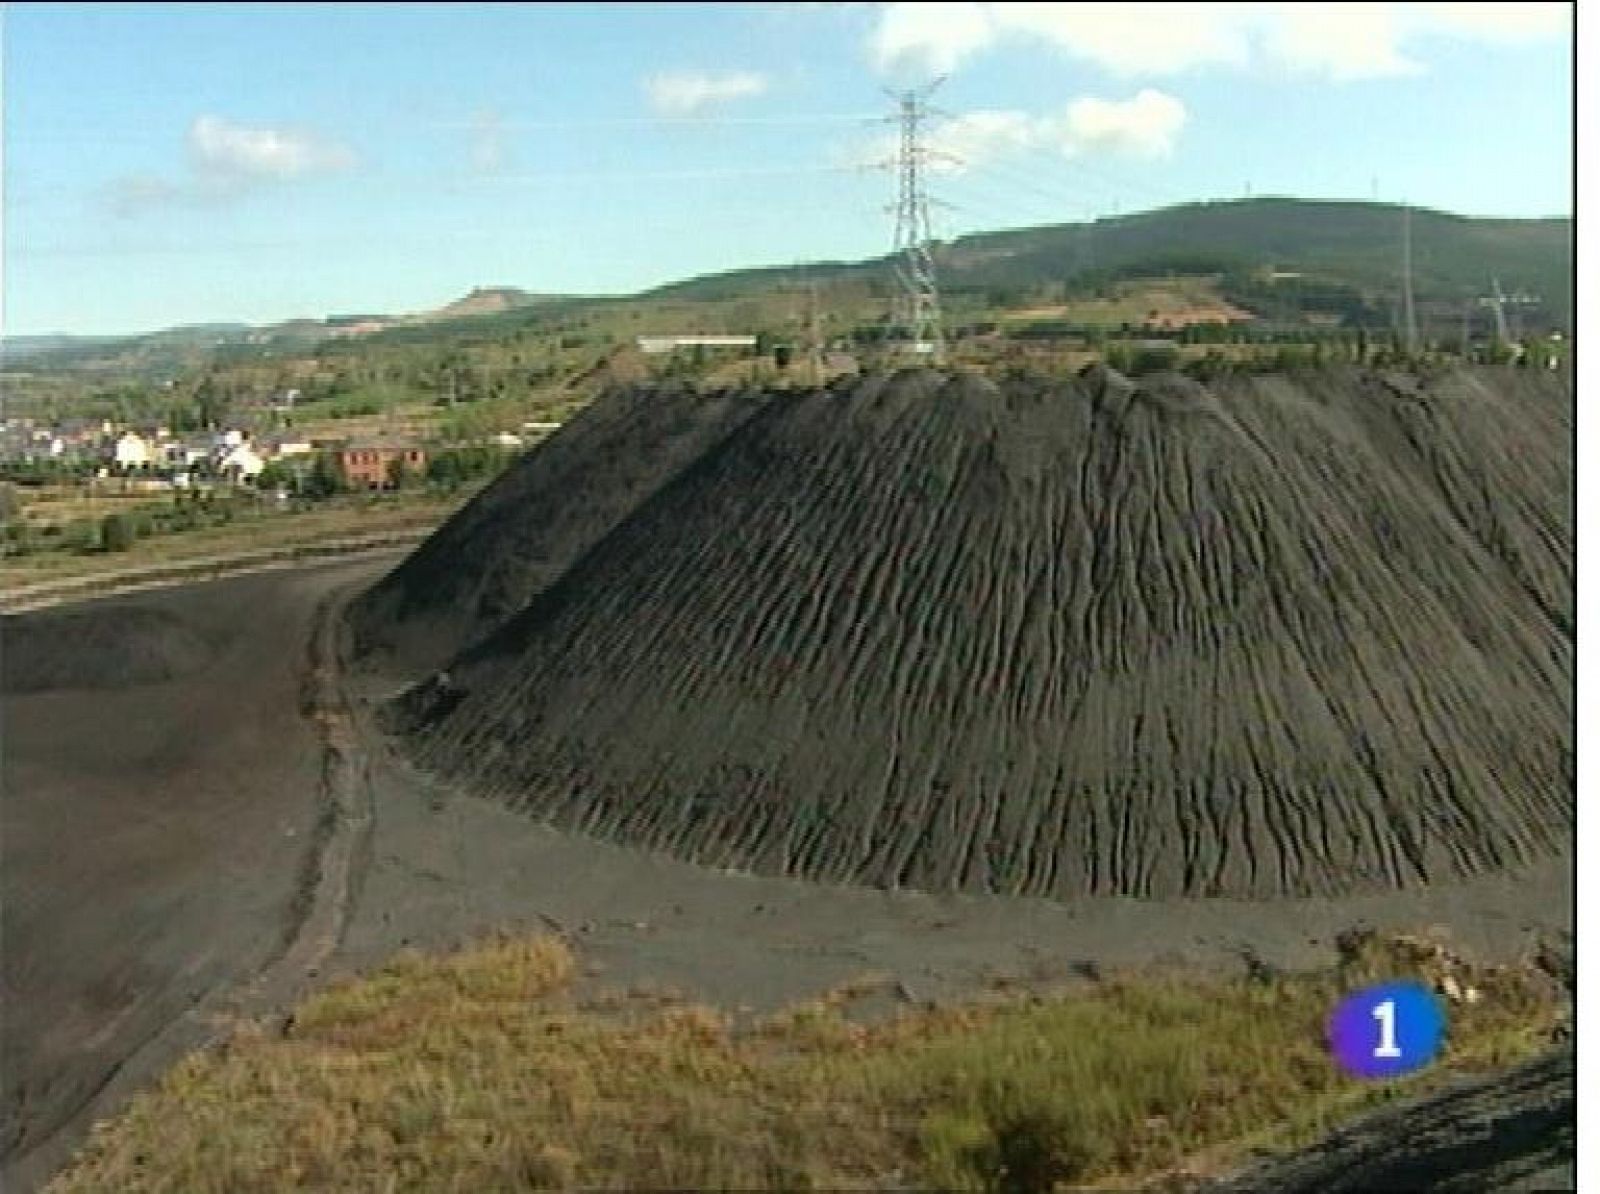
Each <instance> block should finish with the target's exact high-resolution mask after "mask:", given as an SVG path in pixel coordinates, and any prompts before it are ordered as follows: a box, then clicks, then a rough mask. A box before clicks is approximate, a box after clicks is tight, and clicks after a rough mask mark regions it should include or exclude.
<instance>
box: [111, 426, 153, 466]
mask: <svg viewBox="0 0 1600 1194" xmlns="http://www.w3.org/2000/svg"><path fill="white" fill-rule="evenodd" d="M111 458H112V459H113V460H114V461H116V464H117V467H118V468H145V467H147V466H148V465H149V464H150V442H149V441H148V440H147V439H145V437H144V436H142V435H140V434H139V433H138V432H137V431H124V432H123V433H122V434H121V435H120V436H118V437H117V443H116V446H115V447H114V448H113V449H112V457H111Z"/></svg>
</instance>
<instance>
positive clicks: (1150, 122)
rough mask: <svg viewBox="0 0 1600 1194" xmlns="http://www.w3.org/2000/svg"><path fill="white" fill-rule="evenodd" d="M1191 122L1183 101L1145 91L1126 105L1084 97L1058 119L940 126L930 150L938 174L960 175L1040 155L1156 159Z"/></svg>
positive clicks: (1022, 116)
mask: <svg viewBox="0 0 1600 1194" xmlns="http://www.w3.org/2000/svg"><path fill="white" fill-rule="evenodd" d="M1188 122H1189V112H1188V109H1187V108H1185V107H1184V105H1183V102H1182V101H1181V100H1179V99H1176V98H1175V97H1173V96H1170V95H1167V94H1166V93H1165V92H1162V91H1156V90H1154V89H1152V88H1148V87H1147V88H1145V89H1144V90H1142V91H1140V92H1139V93H1138V94H1137V95H1135V96H1133V97H1132V98H1130V99H1125V100H1109V99H1101V98H1098V97H1096V96H1081V97H1079V98H1078V99H1075V100H1073V101H1072V102H1071V103H1070V104H1068V105H1067V107H1066V109H1065V110H1064V111H1063V112H1062V113H1061V114H1060V115H1057V116H1034V115H1030V114H1029V113H1026V112H1018V111H1014V110H988V111H980V112H968V113H966V114H965V115H963V116H959V117H957V118H955V119H953V120H951V121H949V122H947V123H945V124H943V125H941V126H939V127H938V128H937V129H936V130H935V131H934V132H933V134H932V136H931V137H930V144H931V146H932V148H933V149H934V150H935V152H936V155H937V156H936V158H935V163H934V164H935V168H938V169H953V170H957V171H959V170H961V169H964V168H965V167H967V166H976V165H980V164H981V163H983V162H985V161H990V160H993V159H996V158H1003V157H1006V156H1008V155H1011V154H1015V153H1019V152H1026V151H1037V150H1049V151H1052V152H1055V153H1059V154H1061V155H1063V156H1064V157H1077V156H1080V155H1084V154H1093V153H1101V154H1103V153H1116V154H1123V155H1126V156H1130V157H1144V158H1158V157H1165V156H1166V155H1167V154H1170V153H1171V152H1172V150H1173V147H1174V146H1175V145H1176V144H1177V139H1178V135H1179V134H1180V133H1181V132H1182V131H1183V129H1184V127H1185V126H1186V125H1187V124H1188ZM951 159H953V161H952V160H951Z"/></svg>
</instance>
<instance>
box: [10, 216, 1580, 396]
mask: <svg viewBox="0 0 1600 1194" xmlns="http://www.w3.org/2000/svg"><path fill="white" fill-rule="evenodd" d="M1405 219H1406V216H1405V209H1404V208H1403V207H1401V206H1398V205H1395V204H1380V203H1367V202H1359V201H1332V200H1304V199H1283V198H1261V199H1245V200H1232V201H1224V202H1205V203H1188V204H1181V205H1178V206H1175V207H1168V208H1162V209H1159V210H1155V211H1148V212H1140V213H1137V214H1133V215H1127V216H1120V217H1115V218H1110V219H1102V220H1096V221H1094V222H1092V223H1076V224H1069V223H1063V224H1054V225H1044V226H1038V227H1031V228H1017V229H1007V230H1003V231H997V232H982V233H974V234H971V235H968V236H963V237H960V238H958V239H956V240H954V241H950V242H948V243H944V244H940V245H938V246H937V247H936V251H935V255H934V256H935V262H936V265H937V268H938V271H939V277H940V282H941V285H942V287H943V288H944V289H945V290H946V291H947V292H949V293H952V294H955V293H958V292H962V291H968V292H987V293H989V294H991V295H995V296H998V297H1001V298H1003V297H1005V296H1007V295H1016V294H1022V293H1024V292H1027V291H1029V290H1033V289H1037V288H1039V287H1042V286H1051V285H1054V286H1067V287H1073V286H1080V287H1081V286H1087V285H1090V284H1092V283H1095V282H1096V281H1103V280H1105V279H1115V278H1118V277H1132V276H1152V275H1153V276H1160V275H1162V274H1166V273H1176V274H1182V273H1210V274H1219V275H1226V276H1228V277H1230V278H1231V279H1233V282H1234V286H1235V291H1234V294H1233V295H1231V296H1230V297H1233V298H1234V299H1235V301H1239V300H1240V299H1243V300H1244V301H1245V303H1246V305H1251V304H1252V303H1254V304H1255V305H1257V306H1260V305H1261V304H1263V303H1264V304H1266V305H1268V306H1270V304H1271V303H1272V302H1273V301H1275V299H1274V295H1273V294H1271V293H1270V292H1269V291H1268V290H1267V289H1264V288H1263V287H1262V286H1261V285H1259V283H1258V279H1259V278H1261V277H1266V276H1269V275H1270V276H1285V277H1294V278H1301V277H1303V278H1304V279H1305V281H1304V283H1303V285H1304V286H1305V287H1306V288H1318V289H1319V290H1320V292H1322V293H1323V295H1324V298H1326V295H1327V294H1328V293H1329V292H1332V293H1333V294H1334V296H1335V298H1337V299H1339V300H1340V301H1342V302H1343V303H1344V304H1345V309H1346V310H1349V311H1356V312H1359V313H1360V318H1361V319H1362V320H1363V321H1365V322H1369V323H1371V324H1378V323H1382V322H1385V321H1386V320H1388V319H1389V318H1390V317H1391V315H1392V312H1393V311H1394V310H1395V308H1396V304H1397V301H1398V295H1399V289H1400V270H1401V264H1400V263H1401V244H1402V237H1403V226H1404V221H1405ZM1410 224H1411V242H1412V262H1413V284H1414V289H1415V294H1416V299H1417V302H1418V303H1419V304H1421V305H1423V306H1425V307H1428V306H1431V307H1432V308H1433V309H1434V310H1435V312H1441V313H1442V312H1447V311H1457V310H1462V311H1465V310H1471V309H1472V308H1473V307H1474V306H1476V305H1478V304H1479V300H1480V299H1482V298H1483V297H1484V296H1487V295H1488V294H1489V293H1490V292H1491V289H1492V287H1493V285H1494V284H1495V283H1496V282H1497V281H1498V282H1499V283H1500V284H1501V285H1502V286H1503V287H1504V289H1505V291H1506V292H1507V293H1508V294H1514V295H1521V296H1524V297H1526V298H1528V299H1529V300H1530V306H1536V307H1537V308H1538V310H1539V311H1540V312H1541V313H1542V315H1541V321H1542V322H1543V323H1544V324H1546V325H1549V326H1556V327H1562V328H1567V327H1570V325H1571V321H1572V315H1573V304H1574V296H1573V289H1574V285H1575V283H1574V273H1573V248H1572V244H1573V222H1572V219H1571V218H1570V217H1565V216H1562V217H1551V218H1546V219H1497V218H1478V217H1469V216H1459V215H1453V214H1451V213H1448V212H1441V211H1433V210H1429V209H1426V208H1414V209H1412V211H1411V216H1410ZM806 275H807V277H808V278H809V279H811V280H814V281H816V282H819V283H824V284H844V283H852V282H853V283H856V284H858V285H865V286H868V287H871V288H874V289H876V288H880V287H881V288H883V289H884V290H885V292H886V291H887V287H888V284H889V283H888V275H887V272H886V261H885V259H884V258H882V257H876V258H870V259H867V260H863V261H853V262H841V261H834V262H821V263H812V264H809V265H808V266H807V267H806ZM793 278H794V267H793V266H791V265H785V266H768V267H754V268H747V269H739V270H733V271H728V272H724V273H718V274H707V275H702V276H699V277H694V278H688V279H685V280H683V281H679V282H674V283H670V284H668V285H665V286H660V287H656V288H654V289H651V290H647V291H643V292H641V293H640V294H637V295H634V296H632V298H633V299H636V300H660V299H671V300H681V301H691V302H705V303H717V302H731V301H737V300H740V299H744V298H748V297H750V296H751V295H752V294H754V293H759V292H763V291H768V290H771V289H772V288H773V287H775V286H780V285H786V284H790V283H791V282H792V280H793ZM627 301H629V299H628V298H622V297H614V296H613V297H601V296H589V297H585V296H579V295H553V294H540V293H535V292H530V291H526V290H522V289H520V288H517V287H513V286H489V287H478V288H476V289H474V290H472V291H470V292H469V293H467V294H466V295H463V296H462V297H461V298H458V299H456V300H454V301H453V302H450V303H447V304H445V305H444V306H442V307H438V308H435V309H433V310H431V311H424V312H419V313H414V314H402V315H382V314H374V315H342V316H340V315H335V316H328V317H325V318H323V319H294V320H287V321H284V322H282V323H277V324H272V325H269V326H264V327H247V326H245V325H241V324H201V325H194V326H189V327H181V328H170V329H166V330H163V331H160V332H153V333H149V334H146V335H136V336H126V337H107V336H95V337H74V336H23V337H6V338H4V340H3V341H0V350H3V351H0V357H3V362H4V364H5V365H7V366H19V365H20V366H26V367H50V366H61V367H68V368H82V369H90V370H96V371H106V372H112V371H115V370H121V369H134V370H141V371H158V370H163V369H172V368H176V367H181V366H182V365H183V364H185V363H191V362H192V360H193V358H194V357H195V356H197V355H204V354H205V353H207V352H209V351H210V350H212V349H214V348H216V347H217V346H220V345H227V344H282V345H286V346H291V347H292V346H294V345H297V344H299V345H310V344H315V343H318V342H321V341H323V340H330V339H344V338H351V337H361V336H367V335H372V334H378V333H382V332H387V331H395V330H399V329H413V330H417V329H431V328H438V329H439V330H440V331H441V332H444V331H446V330H447V329H448V326H449V325H451V324H454V323H457V322H470V321H475V320H494V319H496V318H502V319H503V318H511V319H515V318H516V313H517V312H519V311H523V310H533V309H536V308H540V307H549V306H554V305H556V304H562V303H569V304H581V303H586V302H607V303H617V302H624V303H625V302H627Z"/></svg>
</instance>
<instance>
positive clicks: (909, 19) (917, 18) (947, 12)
mask: <svg viewBox="0 0 1600 1194" xmlns="http://www.w3.org/2000/svg"><path fill="white" fill-rule="evenodd" d="M991 7H992V6H991V5H988V4H973V3H968V2H966V0H956V2H955V3H949V4H943V3H935V4H927V3H906V4H886V5H884V6H883V12H882V14H881V15H880V16H879V19H878V23H877V25H876V27H874V29H873V30H872V33H871V34H870V36H869V41H868V50H869V52H870V53H871V55H872V59H873V62H874V63H875V64H876V65H877V67H878V69H879V70H880V71H884V72H885V73H888V72H892V71H896V70H900V69H902V68H904V69H909V70H922V71H927V72H928V73H930V74H935V75H941V74H944V73H946V72H947V71H950V70H954V69H955V67H956V66H958V65H959V64H960V63H961V62H962V61H963V60H964V59H966V58H968V57H970V56H971V55H973V54H975V53H977V52H978V51H979V50H985V49H988V47H989V45H990V43H992V42H993V41H994V39H995V32H996V30H995V24H994V18H993V15H992V14H991V12H990V9H991Z"/></svg>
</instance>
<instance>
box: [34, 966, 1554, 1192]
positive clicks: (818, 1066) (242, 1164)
mask: <svg viewBox="0 0 1600 1194" xmlns="http://www.w3.org/2000/svg"><path fill="white" fill-rule="evenodd" d="M1441 967H1450V968H1452V969H1451V971H1450V972H1451V973H1452V974H1454V975H1455V976H1456V977H1458V979H1459V980H1460V981H1462V982H1464V983H1467V984H1469V985H1471V986H1473V987H1474V988H1475V989H1476V990H1477V991H1478V992H1479V996H1480V997H1479V998H1478V999H1477V1001H1476V1002H1475V1003H1473V1004H1471V1005H1470V1006H1469V1005H1465V1004H1461V1005H1457V1006H1455V1007H1454V1008H1453V1010H1452V1026H1451V1032H1450V1038H1449V1044H1448V1047H1447V1050H1446V1055H1445V1057H1444V1060H1443V1061H1442V1062H1441V1063H1440V1064H1439V1065H1437V1066H1435V1067H1434V1069H1433V1070H1432V1071H1430V1076H1428V1077H1423V1078H1419V1079H1414V1080H1412V1082H1411V1083H1409V1084H1408V1085H1407V1087H1406V1089H1407V1090H1410V1089H1416V1088H1420V1087H1422V1086H1425V1085H1427V1084H1429V1083H1430V1082H1436V1081H1438V1080H1439V1078H1440V1077H1442V1076H1443V1075H1444V1074H1446V1073H1454V1072H1460V1071H1461V1070H1471V1069H1483V1068H1487V1067H1491V1066H1498V1065H1502V1064H1506V1063H1508V1062H1510V1061H1513V1060H1516V1059H1518V1058H1520V1057H1523V1056H1526V1055H1528V1054H1530V1053H1532V1052H1534V1051H1535V1050H1536V1049H1537V1048H1539V1046H1540V1044H1541V1042H1542V1040H1543V1039H1544V1037H1545V1036H1546V1035H1547V1034H1548V1031H1549V1028H1550V1026H1551V1025H1552V1024H1553V1023H1554V1021H1555V1019H1556V1017H1557V1015H1558V1014H1559V1009H1558V1000H1557V995H1556V992H1555V990H1554V988H1553V987H1552V986H1551V985H1550V984H1548V983H1545V982H1543V981H1541V976H1539V975H1537V974H1535V973H1533V972H1531V971H1527V970H1520V969H1504V970H1497V971H1490V970H1483V969H1481V968H1465V967H1464V965H1463V964H1461V963H1459V962H1458V961H1456V960H1452V959H1448V957H1441V956H1436V955H1434V954H1432V953H1429V952H1428V949H1427V948H1426V947H1425V946H1422V945H1420V944H1407V943H1405V942H1399V943H1396V942H1379V941H1377V940H1376V939H1366V940H1359V939H1358V940H1354V941H1353V942H1352V943H1351V947H1350V949H1349V950H1348V951H1347V956H1346V958H1345V961H1344V963H1343V964H1342V965H1341V967H1340V968H1339V969H1338V970H1337V971H1333V972H1329V973H1324V974H1317V975H1303V976H1287V977H1276V978H1271V979H1267V980H1264V981H1257V982H1246V981H1243V980H1239V981H1231V982H1225V981H1221V980H1204V981H1202V980H1195V979H1184V978H1180V977H1175V976H1166V977H1161V976H1126V977H1122V978H1117V979H1113V980H1110V981H1106V982H1102V983H1100V984H1097V985H1095V986H1093V987H1090V988H1086V989H1080V990H1077V991H1075V992H1069V993H1061V994H1055V995H1051V996H1048V997H1042V996H1037V995H1035V996H1023V997H1009V998H1005V999H998V1000H989V1001H986V1002H983V1003H975V1004H971V1005H967V1006H961V1007H951V1008H944V1009H936V1010H926V1009H924V1010H917V1011H907V1012H905V1013H903V1014H901V1015H899V1016H898V1017H895V1018H893V1019H890V1020H887V1021H883V1022H880V1023H877V1024H874V1025H872V1026H863V1025H861V1024H858V1023H854V1022H852V1020H851V1018H850V1016H849V1015H848V1014H847V1013H848V1004H849V1003H850V1001H851V999H852V998H853V997H854V995H855V994H859V993H860V992H859V991H850V990H841V991H840V992H837V993H835V995H833V996H832V997H830V998H826V999H822V1000H818V1001H815V1002H813V1003H809V1004H805V1005H802V1006H799V1007H796V1008H793V1009H791V1010H789V1011H787V1012H785V1013H783V1014H782V1015H779V1016H776V1017H772V1018H770V1019H768V1020H766V1021H763V1022H760V1023H758V1024H755V1025H744V1026H740V1025H736V1024H735V1023H734V1022H733V1021H732V1020H731V1019H730V1018H729V1017H727V1016H724V1015H723V1014H721V1013H719V1012H717V1011H714V1010H711V1009H707V1008H704V1007H698V1006H693V1005H689V1004H686V1003H682V1002H679V1001H676V1000H674V999H672V998H669V997H655V998H647V997H641V996H629V997H622V996H619V997H615V998H612V999H609V1000H607V1001H604V1002H603V1003H598V1004H597V1003H590V1004H579V1003H577V1002H576V1001H575V1000H574V999H573V998H572V996H571V994H570V990H569V983H570V979H571V977H572V975H573V972H574V961H573V957H572V955H571V954H570V952H569V951H568V950H567V949H566V947H565V946H564V945H562V944H561V943H560V942H558V941H555V940H553V939H550V938H538V939H534V940H499V941H494V942H491V943H488V944H485V945H482V946H479V947H476V948H473V949H470V950H466V951H463V952H460V953H457V954H454V955H452V956H449V957H445V958H440V959H429V958H424V957H422V956H420V955H417V954H414V953H406V954H402V955H400V956H399V957H397V958H396V959H395V960H394V961H393V962H392V963H391V964H390V965H389V966H388V967H386V968H385V969H384V970H382V971H381V972H380V973H378V974H376V975H373V976H371V977H369V978H366V979H363V980H360V981H354V982H348V983H345V984H343V985H340V986H337V987H335V988H333V989H332V990H329V991H328V992H326V993H324V994H321V995H318V996H316V997H315V998H313V999H311V1000H310V1001H309V1002H308V1003H306V1004H305V1005H304V1006H302V1007H301V1008H300V1009H299V1011H298V1012H297V1014H296V1016H295V1017H294V1019H293V1021H292V1023H291V1025H290V1027H289V1029H288V1030H287V1031H286V1033H285V1034H284V1035H283V1036H282V1037H278V1036H275V1035H269V1034H267V1033H265V1032H264V1031H263V1030H262V1029H260V1028H251V1029H247V1030H245V1031H244V1032H241V1033H240V1034H238V1035H236V1036H235V1037H234V1038H233V1039H232V1040H231V1041H230V1042H229V1044H228V1045H226V1046H225V1047H223V1048H221V1049H219V1050H215V1051H212V1052H208V1053H202V1054H197V1055H194V1056H191V1057H190V1058H188V1059H187V1060H185V1061H184V1062H183V1063H182V1064H181V1065H179V1066H178V1067H177V1069H176V1070H174V1071H173V1072H172V1073H171V1074H169V1075H168V1076H167V1078H166V1079H165V1080H164V1081H163V1083H162V1084H161V1086H160V1087H159V1088H158V1089H157V1090H155V1091H153V1092H152V1093H150V1094H147V1095H144V1096H141V1097H139V1098H138V1099H136V1100H135V1101H134V1102H133V1103H132V1104H131V1105H130V1106H129V1108H128V1109H127V1110H126V1111H125V1112H124V1113H123V1114H122V1115H121V1116H119V1117H118V1118H117V1119H115V1120H113V1121H111V1122H109V1123H106V1124H103V1125H100V1126H99V1127H97V1128H96V1130H95V1132H94V1134H93V1137H92V1139H91V1141H90V1142H89V1144H88V1145H87V1146H86V1147H85V1149H84V1150H83V1151H82V1153H81V1154H80V1155H79V1157H78V1158H77V1159H76V1160H75V1161H74V1162H73V1164H72V1165H71V1166H70V1167H69V1169H68V1170H67V1171H66V1172H64V1173H63V1174H62V1175H61V1176H60V1177H59V1178H58V1179H57V1180H56V1182H55V1183H54V1184H53V1185H52V1186H51V1187H50V1189H51V1191H52V1192H53V1194H69V1192H72V1191H87V1190H105V1189H117V1190H148V1191H156V1190H162V1191H185V1192H196V1194H198V1192H202V1191H213V1190H215V1191H222V1190H228V1191H248V1190H280V1189H284V1188H286V1187H301V1188H307V1187H309V1188H316V1189H326V1190H358V1189H359V1190H419V1191H421V1190H427V1191H450V1190H488V1189H508V1188H524V1189H525V1188H562V1187H570V1186H574V1185H581V1186H585V1187H600V1188H613V1189H616V1188H640V1187H650V1188H657V1189H661V1188H680V1189H681V1188H745V1189H771V1188H781V1189H823V1188H828V1189H872V1188H884V1187H885V1186H896V1185H899V1186H904V1185H919V1186H936V1187H940V1188H953V1189H991V1190H1023V1189H1027V1190H1041V1189H1049V1188H1051V1187H1052V1186H1054V1185H1069V1184H1071V1183H1078V1182H1095V1183H1097V1184H1099V1185H1107V1184H1127V1183H1131V1182H1134V1181H1136V1180H1141V1179H1149V1178H1151V1177H1153V1176H1155V1175H1158V1174H1172V1173H1174V1172H1184V1171H1189V1172H1192V1171H1194V1170H1196V1169H1197V1168H1210V1167H1213V1166H1215V1165H1218V1164H1222V1163H1225V1162H1226V1161H1227V1160H1229V1159H1230V1158H1231V1157H1233V1156H1235V1155H1237V1154H1238V1152H1239V1150H1240V1149H1241V1148H1242V1147H1243V1146H1244V1145H1245V1144H1247V1143H1248V1144H1250V1145H1255V1146H1260V1145H1261V1144H1263V1143H1267V1144H1292V1143H1296V1142H1298V1141H1300V1140H1302V1139H1305V1138H1306V1137H1308V1136H1309V1135H1311V1134H1312V1133H1313V1132H1315V1131H1317V1130H1319V1129H1322V1128H1325V1127H1326V1126H1327V1125H1328V1124H1329V1123H1331V1122H1332V1121H1333V1120H1335V1119H1337V1118H1339V1117H1340V1116H1341V1115H1345V1114H1348V1113H1349V1112H1351V1111H1352V1110H1354V1109H1356V1108H1357V1107H1360V1106H1363V1105H1365V1104H1369V1103H1371V1102H1373V1101H1375V1100H1377V1099H1382V1098H1385V1097H1389V1096H1390V1095H1392V1094H1393V1093H1394V1088H1395V1086H1396V1085H1398V1084H1381V1085H1370V1084H1359V1083H1356V1082H1354V1081H1351V1080H1349V1079H1346V1078H1344V1077H1342V1076H1341V1075H1340V1074H1339V1073H1338V1071H1336V1070H1335V1068H1334V1067H1333V1065H1332V1063H1331V1062H1330V1061H1329V1059H1328V1056H1327V1053H1326V1051H1325V1047H1324V1045H1323V1041H1322V1032H1323V1023H1324V1020H1325V1017H1326V1016H1327V1014H1328V1012H1329V1010H1330V1009H1331V1007H1332V1004H1333V1002H1334V1001H1335V1000H1336V999H1337V998H1338V995H1339V994H1340V992H1341V991H1343V990H1345V989H1348V988H1349V987H1351V986H1354V985H1359V984H1361V983H1363V982H1366V981H1371V980H1374V979H1377V978H1383V977H1394V976H1399V975H1423V976H1425V977H1429V978H1435V977H1438V975H1439V973H1440V968H1441Z"/></svg>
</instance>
